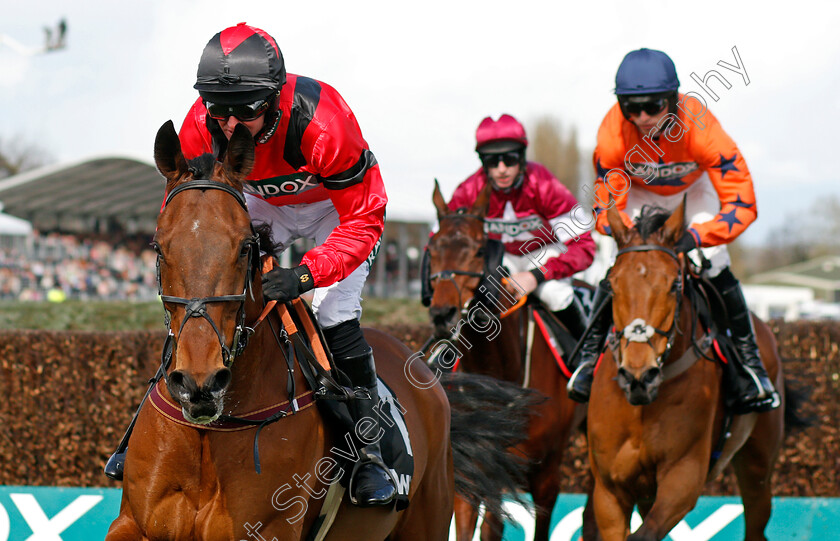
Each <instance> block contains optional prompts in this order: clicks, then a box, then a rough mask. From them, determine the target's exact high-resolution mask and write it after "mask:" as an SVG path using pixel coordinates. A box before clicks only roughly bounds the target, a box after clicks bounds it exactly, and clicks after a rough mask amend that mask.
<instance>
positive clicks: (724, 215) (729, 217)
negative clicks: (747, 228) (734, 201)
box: [717, 203, 744, 233]
mask: <svg viewBox="0 0 840 541" xmlns="http://www.w3.org/2000/svg"><path fill="white" fill-rule="evenodd" d="M742 204H743V203H742ZM738 208H739V207H737V206H736V207H735V208H733V209H732V210H730V211H729V212H721V213H720V218H718V219H717V221H719V222H726V223H727V224H729V232H730V233H732V226H734V225H735V224H742V223H744V222H742V221H741V220H739V219H738V218H737V216H735V213H736V212H738Z"/></svg>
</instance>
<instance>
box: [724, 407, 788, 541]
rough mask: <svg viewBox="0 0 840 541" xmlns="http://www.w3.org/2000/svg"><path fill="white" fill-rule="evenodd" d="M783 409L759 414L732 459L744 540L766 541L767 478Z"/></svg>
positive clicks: (769, 499)
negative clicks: (736, 479)
mask: <svg viewBox="0 0 840 541" xmlns="http://www.w3.org/2000/svg"><path fill="white" fill-rule="evenodd" d="M783 410H784V408H782V407H780V408H778V409H776V410H773V411H769V412H767V413H762V414H761V415H759V420H758V421H757V422H756V426H755V429H754V430H753V434H752V435H751V436H750V438H749V439H748V440H747V442H746V443H745V444H744V446H743V447H742V448H741V449H740V450H739V451H738V453H737V454H736V455H735V456H734V457H733V458H732V466H733V468H734V469H735V475H736V477H737V478H738V490H739V491H740V492H741V500H742V501H743V503H744V523H745V525H744V539H745V540H746V541H766V539H767V538H766V537H765V536H764V529H765V528H766V527H767V523H768V522H769V520H770V512H771V508H772V496H773V493H772V486H771V483H770V477H771V474H772V473H773V465H774V464H775V462H776V457H777V455H778V452H779V447H780V445H781V441H782V437H783V434H782V423H783V421H782V415H783Z"/></svg>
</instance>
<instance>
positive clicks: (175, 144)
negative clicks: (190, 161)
mask: <svg viewBox="0 0 840 541" xmlns="http://www.w3.org/2000/svg"><path fill="white" fill-rule="evenodd" d="M155 165H156V166H157V168H158V171H160V173H161V174H162V175H163V176H164V177H166V179H167V180H170V181H172V180H175V179H176V178H178V177H180V176H181V175H182V174H183V173H184V172H185V171H186V170H187V160H185V159H184V155H183V154H182V153H181V140H180V139H178V133H177V132H176V131H175V125H174V124H172V121H171V120H167V121H166V122H164V124H163V126H161V127H160V129H159V130H158V132H157V136H156V137H155Z"/></svg>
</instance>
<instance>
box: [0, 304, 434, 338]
mask: <svg viewBox="0 0 840 541" xmlns="http://www.w3.org/2000/svg"><path fill="white" fill-rule="evenodd" d="M428 314H429V313H428V310H427V309H426V308H425V307H423V305H422V304H420V301H418V300H415V299H365V300H363V301H362V325H369V326H378V325H386V324H387V325H395V324H425V323H427V322H428V320H429V315H428ZM163 328H164V326H163V308H162V307H161V304H160V302H127V301H65V302H61V303H51V302H15V301H4V302H0V330H11V329H37V330H49V331H137V330H149V329H151V330H155V329H163Z"/></svg>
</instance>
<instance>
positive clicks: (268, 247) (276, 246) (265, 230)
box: [254, 222, 283, 255]
mask: <svg viewBox="0 0 840 541" xmlns="http://www.w3.org/2000/svg"><path fill="white" fill-rule="evenodd" d="M254 231H256V233H257V237H258V238H259V243H260V250H261V251H263V252H265V253H267V254H272V255H277V254H279V253H280V252H282V251H283V245H282V244H281V243H279V242H277V241H275V240H274V235H273V234H272V232H271V225H270V224H268V223H266V222H261V223H255V224H254Z"/></svg>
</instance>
